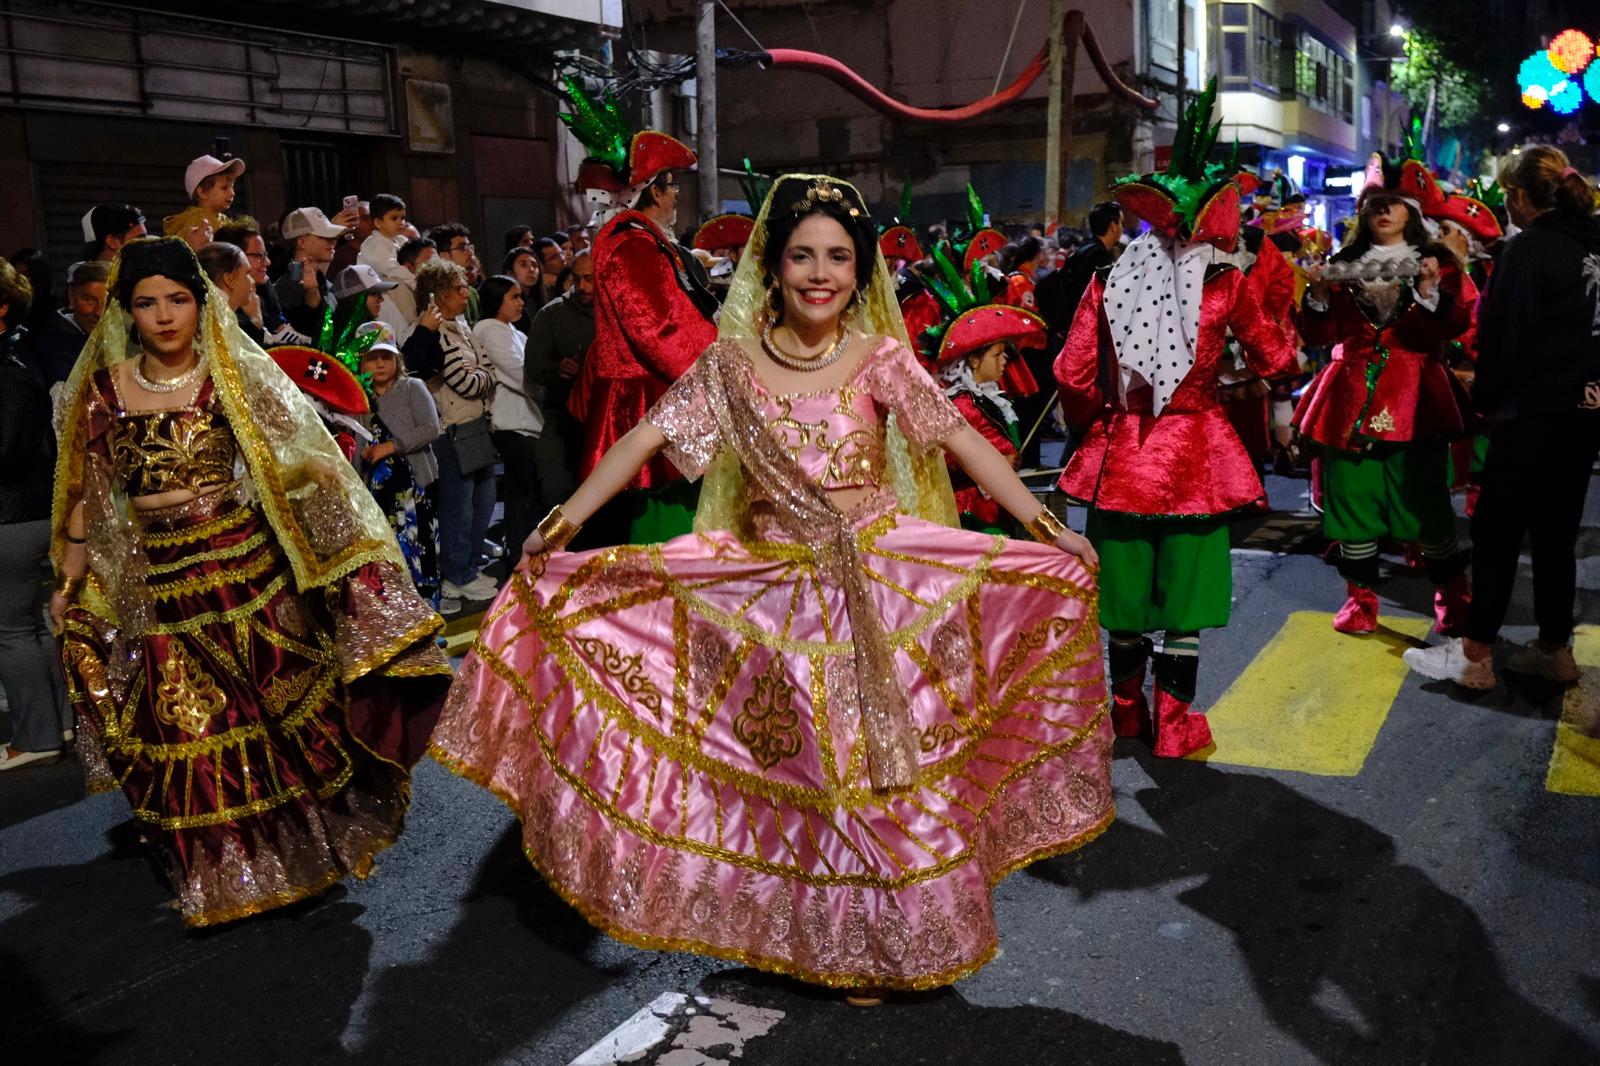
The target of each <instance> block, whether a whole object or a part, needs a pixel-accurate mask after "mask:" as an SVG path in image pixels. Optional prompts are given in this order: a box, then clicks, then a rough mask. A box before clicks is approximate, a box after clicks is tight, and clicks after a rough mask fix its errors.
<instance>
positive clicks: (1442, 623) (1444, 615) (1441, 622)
mask: <svg viewBox="0 0 1600 1066" xmlns="http://www.w3.org/2000/svg"><path fill="white" fill-rule="evenodd" d="M1471 605H1472V582H1471V580H1470V579H1468V577H1467V575H1466V574H1465V573H1460V574H1457V575H1456V576H1455V577H1453V578H1451V579H1450V580H1449V581H1446V582H1445V583H1444V584H1443V585H1440V586H1438V587H1437V588H1435V589H1434V590H1433V617H1434V618H1435V619H1436V620H1437V622H1438V625H1437V626H1436V628H1437V629H1438V631H1439V635H1440V636H1441V637H1459V636H1460V635H1461V631H1462V630H1463V629H1464V628H1465V627H1466V624H1467V608H1468V607H1469V606H1471Z"/></svg>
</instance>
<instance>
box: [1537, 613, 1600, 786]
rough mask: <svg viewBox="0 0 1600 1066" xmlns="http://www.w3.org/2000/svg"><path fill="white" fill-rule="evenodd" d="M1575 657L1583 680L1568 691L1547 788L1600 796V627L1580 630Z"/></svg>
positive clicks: (1564, 701) (1564, 698) (1563, 701)
mask: <svg viewBox="0 0 1600 1066" xmlns="http://www.w3.org/2000/svg"><path fill="white" fill-rule="evenodd" d="M1572 656H1573V658H1575V659H1577V660H1578V665H1579V666H1581V667H1583V668H1584V671H1583V680H1582V681H1580V682H1578V683H1577V684H1576V685H1573V686H1572V687H1571V688H1569V689H1567V693H1566V696H1565V697H1563V699H1562V705H1561V721H1560V722H1559V723H1558V724H1557V725H1556V743H1555V747H1554V748H1553V749H1552V750H1551V752H1550V772H1549V773H1548V774H1547V775H1545V779H1544V787H1545V788H1547V789H1549V790H1550V791H1551V792H1559V793H1561V794H1562V795H1565V796H1600V671H1597V670H1596V668H1597V667H1600V627H1597V626H1579V627H1578V630H1577V632H1576V633H1574V634H1573V638H1572Z"/></svg>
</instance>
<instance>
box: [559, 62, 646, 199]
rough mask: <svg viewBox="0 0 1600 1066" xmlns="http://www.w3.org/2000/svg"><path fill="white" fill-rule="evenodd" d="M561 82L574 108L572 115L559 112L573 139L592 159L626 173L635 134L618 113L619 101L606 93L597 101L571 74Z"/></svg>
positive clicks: (609, 93)
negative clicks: (581, 145) (629, 151)
mask: <svg viewBox="0 0 1600 1066" xmlns="http://www.w3.org/2000/svg"><path fill="white" fill-rule="evenodd" d="M561 80H562V83H563V84H564V85H565V86H566V88H567V101H568V103H569V104H570V105H571V107H572V110H571V111H570V112H566V111H562V112H560V117H561V121H562V122H565V123H566V124H567V128H568V129H569V130H571V131H572V135H573V136H574V137H576V138H578V140H579V141H581V142H583V146H584V148H586V149H587V150H588V152H589V156H590V158H592V159H598V160H599V161H600V162H602V163H605V164H607V165H608V166H610V167H611V169H613V170H615V171H616V172H617V173H618V174H625V173H626V172H627V169H628V143H629V142H630V141H631V140H632V139H633V131H632V130H630V129H629V127H628V122H627V120H626V119H624V118H623V117H622V112H620V111H619V110H617V98H616V97H615V96H612V95H611V92H610V90H607V91H605V92H604V93H602V94H601V96H600V99H599V100H594V99H593V98H591V97H590V96H589V94H588V93H586V92H584V90H583V86H581V85H579V84H578V82H577V79H575V78H574V77H573V76H572V75H570V74H568V75H566V76H565V77H563V78H562V79H561Z"/></svg>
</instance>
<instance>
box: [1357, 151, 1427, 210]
mask: <svg viewBox="0 0 1600 1066" xmlns="http://www.w3.org/2000/svg"><path fill="white" fill-rule="evenodd" d="M1398 185H1399V188H1398V189H1396V190H1395V191H1396V192H1397V193H1399V195H1401V196H1404V197H1407V198H1409V199H1412V200H1415V201H1416V202H1417V206H1418V207H1419V208H1420V209H1421V211H1422V213H1423V214H1424V215H1428V216H1429V217H1432V216H1433V215H1434V214H1436V213H1437V212H1438V211H1439V209H1440V208H1441V207H1443V206H1444V190H1443V189H1441V188H1439V182H1438V179H1436V178H1435V177H1434V176H1433V172H1432V171H1430V170H1429V169H1428V168H1427V167H1425V166H1423V165H1422V164H1421V163H1420V162H1418V161H1417V160H1415V159H1407V160H1406V161H1405V162H1404V163H1402V164H1400V181H1399V182H1398ZM1362 191H1363V192H1365V191H1366V190H1365V189H1363V190H1362Z"/></svg>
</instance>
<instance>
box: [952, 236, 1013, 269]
mask: <svg viewBox="0 0 1600 1066" xmlns="http://www.w3.org/2000/svg"><path fill="white" fill-rule="evenodd" d="M1005 246H1006V235H1005V234H1004V233H1001V232H1000V231H999V230H996V229H981V230H979V231H978V232H977V233H974V234H973V235H972V243H971V244H969V245H967V258H966V261H965V262H964V263H963V264H962V269H964V270H966V271H967V272H968V273H971V272H972V264H973V263H976V262H977V261H978V260H980V259H982V258H983V257H984V256H986V255H993V254H994V253H996V252H998V251H999V250H1000V249H1002V248H1004V247H1005Z"/></svg>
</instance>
